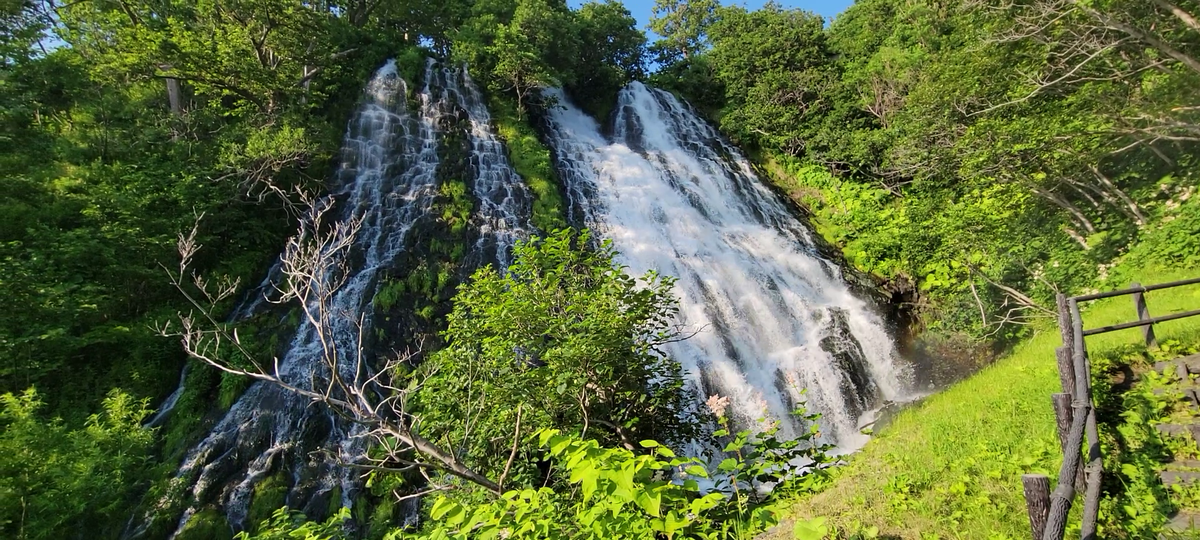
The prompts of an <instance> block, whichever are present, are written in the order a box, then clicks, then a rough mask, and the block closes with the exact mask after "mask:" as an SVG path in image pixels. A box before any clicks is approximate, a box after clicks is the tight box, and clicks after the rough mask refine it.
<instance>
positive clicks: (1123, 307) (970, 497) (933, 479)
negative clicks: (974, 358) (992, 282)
mask: <svg viewBox="0 0 1200 540" xmlns="http://www.w3.org/2000/svg"><path fill="white" fill-rule="evenodd" d="M1198 273H1200V271H1197V269H1188V268H1183V269H1174V270H1142V271H1136V270H1135V271H1129V272H1128V275H1131V276H1133V277H1134V278H1135V279H1138V280H1140V281H1141V282H1142V283H1146V284H1150V283H1160V282H1164V281H1171V280H1175V279H1182V278H1185V277H1193V276H1195V275H1196V274H1198ZM1147 302H1148V304H1149V307H1150V312H1151V314H1152V315H1163V314H1167V313H1171V312H1175V311H1183V310H1187V309H1196V308H1197V306H1200V287H1195V286H1193V287H1189V288H1186V289H1175V290H1169V291H1159V292H1152V293H1149V294H1148V295H1147ZM1134 316H1135V313H1134V311H1133V307H1132V302H1131V300H1130V298H1129V297H1119V298H1112V299H1107V300H1102V301H1098V302H1095V303H1092V305H1090V306H1088V307H1087V308H1086V310H1085V312H1084V314H1083V318H1084V321H1085V326H1086V327H1095V326H1101V325H1104V324H1111V323H1116V322H1124V321H1127V320H1130V319H1131V318H1132V317H1134ZM1197 331H1200V318H1191V319H1184V320H1180V321H1172V322H1169V323H1164V324H1162V325H1158V326H1156V332H1157V334H1158V336H1159V341H1160V342H1163V341H1166V340H1168V339H1171V338H1172V337H1180V336H1182V335H1185V334H1186V335H1194V334H1195V333H1196V332H1197ZM1140 339H1141V334H1140V332H1139V331H1138V330H1137V329H1131V330H1124V331H1120V332H1113V333H1110V334H1103V335H1099V336H1093V337H1090V338H1088V346H1089V350H1090V351H1092V352H1093V353H1096V352H1100V351H1102V350H1105V349H1111V348H1114V347H1117V346H1120V345H1122V344H1127V343H1134V342H1137V341H1138V340H1140ZM1059 344H1060V343H1059V338H1058V332H1057V329H1056V328H1053V327H1051V326H1049V325H1047V326H1045V327H1044V328H1040V329H1039V330H1038V331H1037V333H1036V334H1035V335H1034V336H1033V337H1032V338H1030V339H1027V340H1025V341H1024V342H1022V343H1021V344H1020V345H1019V346H1018V347H1016V348H1015V349H1014V350H1013V351H1012V352H1011V353H1010V354H1008V355H1007V356H1006V357H1004V358H1003V359H1001V360H999V361H998V362H996V363H995V364H993V365H992V366H990V367H988V368H986V369H984V370H983V371H981V372H980V373H978V374H976V375H975V376H973V377H971V378H970V379H968V380H965V381H963V382H961V383H959V384H957V385H955V386H953V387H951V388H949V389H947V390H945V391H944V392H941V393H939V394H936V395H933V396H931V397H929V398H928V399H926V400H924V401H923V402H922V403H920V404H919V405H917V406H914V407H911V408H909V409H908V410H906V411H904V412H903V413H901V414H900V415H898V416H897V418H896V419H895V420H894V421H893V422H892V423H891V424H890V425H888V426H887V427H886V428H884V429H882V430H881V432H880V433H878V434H877V436H876V437H875V438H874V439H873V440H872V441H871V442H870V443H869V444H868V445H867V446H866V448H864V449H863V450H862V452H860V453H859V454H857V455H855V456H853V457H852V458H851V459H850V462H849V464H848V465H847V466H846V467H844V468H843V469H842V470H841V471H840V473H839V475H838V478H837V480H836V481H835V483H834V484H833V486H832V487H830V488H829V489H827V490H825V491H824V492H822V493H819V494H817V495H815V496H811V497H808V498H805V499H802V500H799V501H797V502H796V503H795V504H794V505H793V506H792V508H791V511H790V514H792V515H794V516H799V517H813V516H825V517H828V518H830V520H831V522H833V523H835V524H837V526H838V528H839V529H840V530H841V531H843V532H844V533H846V534H854V533H855V532H856V531H857V530H860V529H863V528H866V527H878V529H879V533H880V534H881V535H883V536H885V537H887V536H892V537H900V538H988V539H996V538H1014V539H1016V538H1025V537H1027V536H1028V534H1029V533H1028V527H1029V525H1028V522H1027V521H1026V516H1025V510H1024V498H1023V496H1022V493H1021V486H1020V475H1021V474H1023V473H1027V472H1043V473H1047V474H1049V475H1050V476H1051V477H1052V478H1053V477H1054V476H1055V475H1056V473H1055V472H1054V471H1056V470H1057V468H1058V466H1059V461H1060V458H1059V456H1057V451H1056V449H1057V442H1056V441H1057V439H1056V436H1055V432H1054V417H1053V413H1052V411H1051V409H1050V397H1049V396H1050V394H1051V393H1054V392H1057V391H1058V390H1059V382H1058V375H1057V372H1056V369H1055V363H1054V349H1055V347H1057V346H1058V345H1059ZM790 522H791V520H790V519H789V520H787V521H785V523H784V524H783V525H782V526H781V527H779V528H778V529H777V530H776V531H774V532H773V533H771V534H768V535H767V536H766V538H791V529H792V527H791V524H790Z"/></svg>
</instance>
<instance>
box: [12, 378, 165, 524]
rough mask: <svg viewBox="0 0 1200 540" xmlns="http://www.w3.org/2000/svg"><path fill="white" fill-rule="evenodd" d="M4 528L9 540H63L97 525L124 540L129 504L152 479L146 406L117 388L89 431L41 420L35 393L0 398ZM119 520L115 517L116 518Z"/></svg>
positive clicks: (89, 423) (91, 419)
mask: <svg viewBox="0 0 1200 540" xmlns="http://www.w3.org/2000/svg"><path fill="white" fill-rule="evenodd" d="M0 402H2V404H3V410H2V411H0V425H2V426H3V435H0V531H2V532H3V533H4V536H5V537H7V538H14V539H17V540H25V539H30V540H34V539H43V538H44V539H53V538H62V535H63V533H64V532H65V531H79V530H83V529H84V528H90V530H92V531H94V532H95V534H97V535H112V536H117V535H118V534H119V533H120V531H119V530H102V529H101V530H98V529H97V527H103V526H104V525H106V524H116V526H120V524H121V523H123V518H125V517H126V516H127V514H126V507H125V505H126V504H127V503H128V500H129V499H128V498H129V496H130V495H131V494H132V493H131V492H132V488H133V487H134V486H135V485H136V482H137V481H138V480H142V479H145V478H146V476H145V467H146V461H147V460H148V457H149V456H148V452H149V450H150V444H151V442H152V440H153V432H152V431H151V430H149V429H145V428H143V427H142V426H141V424H142V421H143V420H144V419H145V418H146V416H147V414H148V413H149V410H148V409H147V408H146V403H145V402H144V401H141V402H139V401H136V400H134V399H133V398H131V397H130V396H129V395H128V394H124V393H121V392H119V391H115V390H114V391H112V392H110V393H109V395H108V397H107V398H105V400H104V404H103V407H102V409H103V412H101V413H99V414H95V415H92V416H91V417H89V418H88V420H87V423H86V425H85V426H84V427H83V428H82V429H74V430H73V429H69V428H67V426H65V425H64V424H63V423H62V421H61V420H57V419H52V420H48V419H45V418H42V417H41V415H40V414H39V409H41V407H42V401H41V398H40V397H39V396H38V394H37V392H36V391H34V390H33V389H32V388H31V389H29V390H27V391H25V392H24V393H22V394H12V393H8V394H4V395H2V396H0ZM114 518H116V519H114Z"/></svg>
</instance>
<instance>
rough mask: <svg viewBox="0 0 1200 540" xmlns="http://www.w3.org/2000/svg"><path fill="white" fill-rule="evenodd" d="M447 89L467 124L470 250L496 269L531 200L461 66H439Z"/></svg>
mask: <svg viewBox="0 0 1200 540" xmlns="http://www.w3.org/2000/svg"><path fill="white" fill-rule="evenodd" d="M444 72H445V76H446V92H447V93H449V94H451V95H453V96H454V100H455V102H456V103H457V104H458V105H459V106H460V107H462V109H463V110H464V111H466V113H467V119H468V121H469V122H470V124H471V129H470V131H469V133H468V136H469V137H470V139H471V166H472V168H473V169H474V171H475V184H474V186H473V188H472V192H473V193H474V195H475V199H476V200H477V202H478V204H479V208H478V210H477V211H476V212H475V218H474V221H475V223H476V226H477V227H478V229H479V240H478V241H477V242H476V244H475V252H476V253H477V254H480V255H483V256H485V257H487V258H486V259H484V261H485V262H491V261H494V262H496V263H497V268H499V269H500V270H501V271H503V270H504V269H506V268H508V266H509V265H510V264H511V263H512V258H511V257H512V247H513V245H514V244H516V242H517V241H518V240H523V239H525V238H527V237H528V236H529V231H530V229H531V228H532V226H531V225H530V223H529V219H530V213H531V211H530V208H531V204H532V200H531V197H530V194H529V188H528V187H527V186H526V185H525V182H524V181H523V180H521V177H520V176H518V175H517V172H516V171H514V170H513V168H512V165H511V164H509V161H508V157H507V155H506V153H505V150H504V145H502V144H500V140H499V139H497V138H496V134H495V132H494V131H493V130H492V125H491V124H492V117H491V114H489V113H488V109H487V103H485V102H484V100H483V96H482V95H481V94H480V93H479V90H478V88H477V87H476V86H475V83H474V82H473V81H471V76H470V75H469V74H468V73H467V70H466V68H462V69H451V68H446V69H445V70H444Z"/></svg>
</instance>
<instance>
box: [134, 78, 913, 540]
mask: <svg viewBox="0 0 1200 540" xmlns="http://www.w3.org/2000/svg"><path fill="white" fill-rule="evenodd" d="M410 93H411V95H413V96H415V99H414V100H412V101H410V100H409V99H408V96H409V95H410ZM545 97H546V98H547V102H548V104H549V110H548V111H547V113H546V115H545V118H544V123H545V125H544V126H543V128H544V129H543V131H544V134H545V141H546V142H547V143H548V144H549V146H550V147H551V149H552V150H553V153H554V159H555V165H556V169H557V173H558V176H559V179H560V182H561V184H562V185H561V188H562V190H563V193H564V195H565V199H566V202H567V203H568V207H569V217H570V221H571V223H572V224H573V225H575V226H580V227H588V228H591V229H592V230H593V231H595V233H596V234H597V235H598V236H600V237H602V238H607V239H610V240H612V242H613V244H614V247H615V248H616V249H617V250H618V251H619V252H620V254H621V256H620V259H619V262H620V263H621V264H623V265H625V266H627V267H628V268H629V272H631V273H632V274H634V275H640V274H642V273H644V272H646V271H648V270H657V271H658V272H659V273H661V274H663V275H669V276H673V277H675V278H677V279H678V281H677V282H676V284H675V293H676V295H677V296H678V298H679V300H680V312H679V321H678V322H679V324H681V325H682V326H683V327H684V328H685V329H686V330H687V332H688V333H691V332H696V334H695V335H694V336H693V337H691V338H690V339H686V340H683V341H680V342H677V343H673V344H671V345H670V346H669V349H668V351H667V352H668V353H669V354H670V355H671V356H672V357H673V358H674V359H675V360H677V361H678V362H680V364H681V365H682V366H683V370H684V375H685V379H686V380H688V381H689V384H692V385H694V388H695V389H696V391H697V392H696V393H697V394H698V395H700V396H708V395H712V394H720V395H722V396H728V397H730V399H731V411H732V413H733V415H734V418H735V419H737V420H740V421H742V422H750V421H753V419H756V418H759V417H762V416H763V415H764V413H765V414H767V415H770V416H771V417H774V418H778V419H784V426H783V429H782V431H781V435H783V436H787V435H791V434H796V433H797V432H799V431H801V430H806V429H807V426H803V425H797V424H794V423H790V422H789V421H788V419H789V418H790V416H789V414H788V413H789V411H791V410H792V409H794V408H795V406H797V405H798V404H800V403H805V404H806V406H807V408H808V409H809V410H810V411H811V412H818V413H821V414H822V415H823V417H822V420H821V428H822V433H823V437H824V438H825V440H826V441H827V442H831V443H834V444H836V445H838V447H839V448H840V449H842V450H853V449H855V448H858V447H859V446H861V445H862V444H863V443H864V442H865V436H864V435H861V434H860V426H861V425H862V423H863V422H864V421H867V420H869V417H870V416H871V415H872V414H873V412H874V410H876V409H877V408H878V407H879V406H880V405H882V404H883V403H884V402H886V401H888V400H894V399H897V398H899V397H900V396H901V395H903V394H904V393H906V386H907V385H906V382H907V381H908V379H909V376H908V375H907V373H906V369H907V368H905V367H904V364H903V363H902V362H901V361H900V360H899V358H898V355H897V353H896V351H895V347H894V345H893V343H892V340H891V338H890V336H889V335H888V333H887V331H886V329H885V327H884V323H883V321H882V319H881V318H880V317H879V316H878V315H877V314H875V313H874V312H873V311H872V309H871V307H870V306H869V305H868V303H867V302H865V301H864V300H862V299H860V298H857V297H856V296H855V295H854V294H852V292H851V290H850V288H849V286H848V285H847V283H846V282H845V281H844V280H843V279H842V277H841V272H840V270H839V269H838V267H837V266H836V265H834V264H832V263H831V262H830V261H828V260H825V259H824V258H822V257H821V256H820V255H819V254H818V252H817V249H816V247H815V245H814V243H813V241H812V238H811V235H810V233H809V231H808V230H807V229H806V227H805V225H804V224H802V223H801V222H800V221H799V220H798V219H797V218H796V217H795V216H794V215H793V213H792V210H791V209H790V208H789V206H788V205H787V204H785V203H784V202H783V201H782V200H781V199H780V198H779V197H778V196H777V195H776V194H775V193H773V192H772V191H771V190H770V189H768V188H767V187H766V186H765V185H764V184H763V182H762V181H761V180H760V179H759V178H758V177H757V176H756V175H755V173H754V172H753V170H752V168H751V166H750V164H749V163H748V162H747V160H746V159H745V158H744V157H743V156H742V155H741V153H740V152H739V151H738V150H737V149H736V148H734V147H733V146H731V145H730V144H729V143H727V142H726V141H724V139H722V138H721V137H720V135H719V134H718V133H717V131H716V130H715V129H714V128H712V127H711V126H709V125H708V124H707V123H705V122H704V121H703V120H702V119H700V118H699V117H698V116H697V115H696V114H695V113H694V112H693V111H692V110H691V109H690V108H689V107H688V106H687V105H685V104H683V103H681V102H680V101H678V100H677V99H675V97H673V96H672V95H671V94H669V93H666V92H663V91H660V90H656V89H653V88H649V87H646V86H644V85H642V84H641V83H633V84H631V85H630V86H628V87H627V88H625V89H624V90H622V91H621V93H620V95H619V98H618V99H619V101H618V103H617V106H616V109H615V112H614V114H613V125H612V128H611V134H606V133H605V131H604V130H602V128H601V126H600V125H599V124H597V122H596V121H595V120H594V119H592V118H591V117H590V116H588V115H587V114H585V113H584V112H583V111H581V110H579V109H578V108H576V107H574V106H573V105H571V103H570V101H569V100H568V98H567V97H566V96H565V95H563V93H562V92H560V91H557V90H548V91H546V92H545ZM413 104H415V106H413ZM448 116H450V117H458V118H465V119H466V120H468V121H469V129H468V131H469V133H468V137H469V139H470V141H469V142H470V147H471V150H472V151H471V156H470V161H471V163H470V167H471V170H472V171H473V173H474V178H473V179H471V181H469V182H468V185H469V186H471V188H472V194H473V198H474V200H475V210H474V216H473V218H472V224H473V226H474V227H475V228H476V229H477V230H478V232H479V241H478V242H477V243H476V244H475V245H474V247H473V253H472V254H471V256H470V257H469V258H468V260H471V261H477V262H479V263H480V264H488V263H491V264H499V265H500V267H502V268H503V267H506V266H507V264H508V263H509V262H510V257H511V248H512V246H513V244H514V243H515V242H517V241H518V240H522V239H524V238H528V237H529V236H530V235H531V234H537V231H536V229H535V228H534V227H533V226H532V225H531V223H530V215H531V206H532V197H531V195H530V192H529V189H528V188H527V187H526V186H525V184H524V183H523V181H522V180H521V178H520V176H518V175H517V173H516V172H515V171H514V170H513V168H512V166H511V165H510V163H509V160H508V157H507V153H506V150H505V148H504V146H503V145H502V143H501V142H500V140H499V139H498V138H497V136H496V134H495V132H494V130H493V128H492V126H491V118H490V117H489V114H488V110H487V107H486V104H485V102H484V100H483V98H482V96H481V94H480V91H479V90H478V89H477V88H476V87H475V85H474V84H473V83H472V81H471V79H470V77H469V76H468V75H467V73H466V71H465V69H459V68H448V67H444V66H442V65H439V64H438V63H436V62H435V61H433V60H429V61H428V62H427V64H426V69H425V73H424V76H423V79H422V81H421V87H420V88H419V89H414V90H412V91H410V88H409V86H408V83H407V82H405V81H404V80H403V79H402V78H401V77H400V76H399V74H398V73H397V69H396V66H395V64H394V63H392V62H389V63H388V64H387V65H385V66H384V67H382V68H380V69H379V71H378V72H376V73H375V75H374V77H373V78H372V79H371V81H370V82H369V83H368V84H367V87H366V90H365V92H364V96H363V102H362V104H361V105H360V107H359V109H358V111H357V113H356V114H355V116H354V118H353V119H352V120H351V121H350V124H349V127H348V130H347V132H346V138H345V142H344V147H343V157H342V159H343V162H342V165H341V169H340V170H339V172H338V175H337V178H336V179H335V181H334V185H333V186H331V188H332V189H331V191H332V193H333V194H332V195H331V197H332V198H333V200H334V201H336V204H337V205H338V207H337V208H338V211H339V212H340V214H338V215H339V219H341V220H352V219H353V220H359V221H360V222H361V228H360V229H359V232H358V235H357V236H356V237H355V240H354V242H355V245H354V247H353V252H354V253H355V254H361V255H356V256H355V257H352V258H351V262H352V263H353V267H352V268H350V269H349V272H348V273H347V275H346V281H345V284H344V285H343V286H342V288H341V289H339V291H338V292H337V294H336V296H335V297H334V299H333V304H334V307H333V309H334V310H335V311H336V312H339V313H350V314H355V316H351V317H339V318H335V321H336V324H335V327H334V328H333V332H332V333H333V339H334V340H335V341H336V342H338V343H341V344H344V346H340V347H339V349H340V350H342V351H353V350H355V347H354V344H355V343H356V339H357V336H358V332H359V329H358V328H357V326H356V325H355V323H356V322H357V318H356V317H357V316H358V315H359V314H365V315H364V317H365V318H364V319H363V320H362V324H363V328H362V330H361V331H362V332H374V325H373V322H372V320H371V314H372V312H373V309H372V306H371V301H372V298H373V297H374V295H375V292H376V288H377V286H378V282H379V279H380V277H381V273H382V272H384V271H386V270H387V269H388V268H389V265H391V264H392V263H393V261H395V260H396V259H397V257H398V256H399V255H400V254H401V253H403V252H404V250H405V249H406V248H405V246H406V245H411V243H410V242H411V239H409V238H408V236H409V233H410V231H412V230H413V228H414V225H415V224H417V223H418V222H419V221H420V220H421V219H422V218H426V219H428V217H427V215H428V214H429V212H430V208H431V206H432V204H433V201H434V199H435V197H436V195H437V193H438V187H439V186H438V180H437V175H436V171H437V169H438V166H439V163H440V162H439V155H438V146H439V136H440V135H441V133H440V132H439V125H441V121H442V120H443V119H444V118H446V117H448ZM258 294H259V295H261V293H258ZM320 354H321V353H320V344H319V340H318V336H317V335H316V332H315V331H314V329H313V328H312V327H311V326H310V325H308V324H307V323H301V325H300V327H299V329H298V330H297V332H296V334H295V336H294V338H293V340H292V342H291V344H290V345H289V347H288V350H287V351H286V353H285V354H284V355H283V356H282V358H281V360H280V367H281V372H282V374H283V377H284V379H285V380H288V381H295V382H303V381H309V380H313V378H314V377H315V378H317V379H320V378H321V377H322V376H323V375H322V373H321V370H322V369H323V366H322V363H321V361H320ZM345 364H346V366H347V367H346V369H349V370H352V369H353V367H352V364H353V363H352V361H351V360H350V359H349V358H347V359H345ZM349 376H350V377H353V374H352V373H351V374H349ZM800 389H807V391H806V393H805V394H803V395H801V394H800ZM701 399H703V398H701ZM696 406H697V407H699V406H700V404H696ZM156 421H158V419H157V418H156ZM356 430H357V428H356V427H354V426H353V425H352V424H350V423H348V422H346V421H343V420H341V419H339V418H338V417H336V416H334V415H332V414H331V413H330V412H328V411H327V410H324V408H323V407H322V406H320V405H317V404H314V403H312V402H311V401H310V400H308V399H306V398H303V397H301V396H297V395H294V394H290V393H288V392H286V391H284V390H282V389H280V388H278V387H276V386H273V385H270V384H267V383H263V382H258V383H255V384H254V385H252V386H251V387H250V388H249V389H248V390H247V391H246V392H245V393H244V394H243V395H242V396H241V398H240V399H239V400H238V401H237V402H236V403H235V404H234V405H233V406H232V407H231V408H230V409H229V411H228V412H227V413H226V415H225V416H224V418H223V419H222V420H220V421H219V422H218V423H217V424H216V425H215V427H213V429H212V430H211V432H210V433H209V434H208V435H207V436H206V437H205V438H204V439H203V440H202V441H201V442H200V443H199V444H198V445H197V446H196V447H195V448H193V449H191V450H190V451H189V452H188V453H187V455H186V457H185V459H184V461H183V463H182V465H181V466H180V469H179V472H178V473H177V477H176V479H175V485H177V486H182V487H181V488H180V489H183V490H184V492H183V493H182V494H181V495H180V496H181V498H182V499H183V500H184V502H183V507H182V515H181V516H179V521H178V523H177V524H175V526H174V527H171V528H173V529H175V530H176V534H178V531H179V530H181V529H182V528H183V526H184V525H185V524H186V523H187V522H188V520H189V519H191V518H192V517H193V516H194V515H195V513H196V512H197V511H199V510H200V509H202V508H205V507H208V506H217V507H220V508H222V509H223V511H224V512H225V514H226V517H227V519H228V521H229V523H230V524H231V525H233V526H234V527H236V528H239V529H243V528H245V527H246V526H247V525H248V523H246V521H247V514H248V510H249V505H250V499H251V498H252V495H253V492H254V486H255V484H256V483H258V482H259V481H261V480H263V479H264V478H265V477H266V476H267V475H269V474H273V473H275V471H286V472H287V474H288V475H290V484H291V485H292V486H293V487H292V489H291V492H290V493H289V495H288V499H287V502H288V505H289V506H290V507H292V508H294V509H297V510H304V511H314V512H315V513H317V514H320V513H322V511H323V510H324V509H326V508H328V507H329V506H330V502H334V503H335V504H336V503H337V502H338V501H331V500H330V498H331V497H335V496H340V497H341V499H342V500H341V501H340V503H341V504H343V505H348V504H349V503H350V501H351V500H352V498H353V497H354V496H355V495H356V494H357V493H358V492H359V490H360V486H359V483H360V481H359V479H358V476H359V474H358V472H357V471H355V470H351V469H350V468H347V467H345V466H342V465H339V461H341V462H345V461H348V460H351V459H353V458H354V456H356V455H361V453H362V452H363V451H365V445H366V441H365V440H364V438H363V437H358V436H356ZM315 450H324V452H323V453H316V452H314V451H315ZM144 529H145V526H143V527H142V529H140V530H134V531H131V533H130V535H129V536H144V533H145V530H144Z"/></svg>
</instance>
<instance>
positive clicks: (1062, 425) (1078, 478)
mask: <svg viewBox="0 0 1200 540" xmlns="http://www.w3.org/2000/svg"><path fill="white" fill-rule="evenodd" d="M1050 401H1051V403H1052V404H1053V406H1054V424H1055V427H1057V428H1058V447H1059V448H1060V449H1062V451H1063V453H1066V452H1067V451H1068V450H1067V435H1068V432H1070V431H1071V420H1073V419H1074V417H1075V413H1074V411H1072V410H1071V394H1067V393H1060V394H1051V395H1050ZM1075 451H1076V452H1078V451H1079V450H1078V449H1076V450H1075ZM1084 487H1085V486H1084V483H1083V467H1077V468H1076V469H1075V491H1076V492H1077V493H1083V490H1084Z"/></svg>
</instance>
